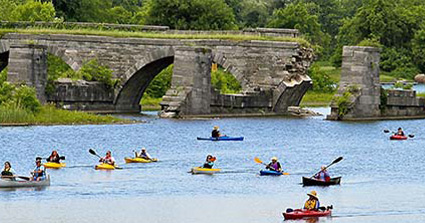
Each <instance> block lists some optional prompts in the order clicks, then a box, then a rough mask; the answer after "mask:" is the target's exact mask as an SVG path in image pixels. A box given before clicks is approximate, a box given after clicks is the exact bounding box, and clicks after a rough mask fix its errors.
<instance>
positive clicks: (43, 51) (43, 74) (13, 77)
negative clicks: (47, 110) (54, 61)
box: [8, 44, 47, 103]
mask: <svg viewBox="0 0 425 223" xmlns="http://www.w3.org/2000/svg"><path fill="white" fill-rule="evenodd" d="M8 81H9V82H11V83H14V84H25V85H28V86H31V87H34V88H35V90H36V92H37V97H38V99H39V100H40V102H41V103H44V102H46V95H45V93H44V92H45V88H46V82H47V46H43V45H34V44H18V45H12V46H10V54H9V70H8Z"/></svg>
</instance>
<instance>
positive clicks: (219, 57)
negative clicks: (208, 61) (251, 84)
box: [213, 52, 248, 90]
mask: <svg viewBox="0 0 425 223" xmlns="http://www.w3.org/2000/svg"><path fill="white" fill-rule="evenodd" d="M213 63H216V64H218V65H220V66H221V67H223V68H224V69H225V70H226V71H228V72H230V73H231V74H233V76H235V78H236V80H238V81H239V83H240V85H241V86H242V89H243V90H246V86H247V83H248V80H247V79H246V77H245V74H244V72H242V71H241V70H239V69H238V68H237V67H236V66H234V65H233V64H232V63H231V62H229V61H228V59H227V58H226V56H225V55H224V54H222V53H217V52H215V53H214V52H213Z"/></svg>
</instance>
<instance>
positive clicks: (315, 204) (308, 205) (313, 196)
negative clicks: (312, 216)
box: [304, 190, 320, 211]
mask: <svg viewBox="0 0 425 223" xmlns="http://www.w3.org/2000/svg"><path fill="white" fill-rule="evenodd" d="M307 195H308V196H309V198H308V200H307V201H306V202H305V204H304V209H305V210H309V211H317V210H318V209H319V207H320V202H319V198H318V197H317V192H316V191H314V190H313V191H311V192H310V193H308V194H307Z"/></svg>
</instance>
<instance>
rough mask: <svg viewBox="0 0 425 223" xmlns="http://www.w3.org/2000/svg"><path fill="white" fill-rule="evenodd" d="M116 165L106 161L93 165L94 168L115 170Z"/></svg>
mask: <svg viewBox="0 0 425 223" xmlns="http://www.w3.org/2000/svg"><path fill="white" fill-rule="evenodd" d="M116 167H117V166H112V165H109V164H107V163H101V164H98V165H96V166H95V167H94V169H96V170H115V168H116Z"/></svg>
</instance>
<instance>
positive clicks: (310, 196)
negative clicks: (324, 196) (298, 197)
mask: <svg viewBox="0 0 425 223" xmlns="http://www.w3.org/2000/svg"><path fill="white" fill-rule="evenodd" d="M307 195H308V196H309V199H315V200H319V199H318V198H317V192H316V191H315V190H312V191H311V192H310V193H308V194H307Z"/></svg>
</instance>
